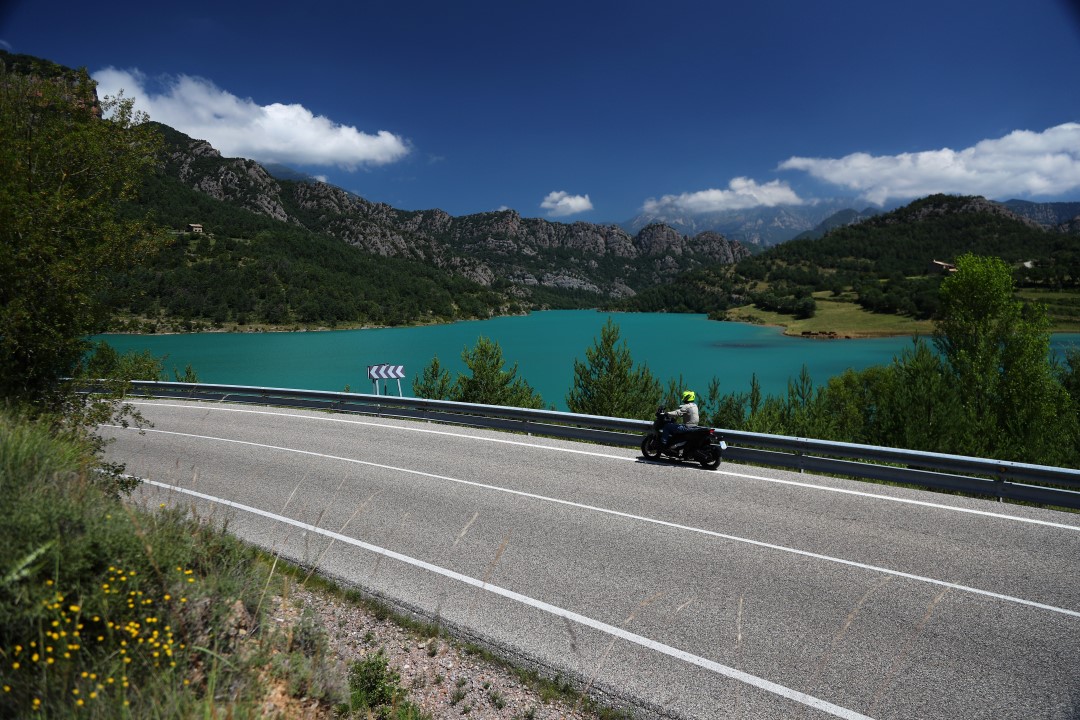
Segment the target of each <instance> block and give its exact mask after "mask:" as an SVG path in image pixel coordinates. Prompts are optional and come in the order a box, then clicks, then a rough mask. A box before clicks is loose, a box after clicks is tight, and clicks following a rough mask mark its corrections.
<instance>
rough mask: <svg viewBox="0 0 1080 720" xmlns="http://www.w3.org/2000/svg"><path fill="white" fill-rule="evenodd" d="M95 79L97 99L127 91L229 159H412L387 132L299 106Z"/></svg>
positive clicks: (210, 86) (185, 87) (194, 81)
mask: <svg viewBox="0 0 1080 720" xmlns="http://www.w3.org/2000/svg"><path fill="white" fill-rule="evenodd" d="M93 78H94V80H96V81H97V83H98V95H100V96H105V95H112V96H115V95H117V94H118V93H119V92H120V90H123V91H124V97H128V98H134V99H135V107H136V109H138V110H143V111H145V112H146V113H148V114H149V115H150V119H151V120H156V121H157V122H160V123H164V124H165V125H169V126H170V127H173V128H176V129H177V130H179V131H181V132H183V133H185V134H187V135H190V136H191V137H193V138H197V139H200V140H206V141H207V142H209V143H210V144H211V145H213V146H214V147H215V148H216V149H218V150H219V151H220V152H221V154H222V155H224V156H226V157H245V158H251V159H253V160H261V161H265V162H280V163H294V164H299V165H322V166H336V167H339V168H342V169H345V170H355V169H357V168H358V167H361V166H364V165H385V164H387V163H392V162H395V161H397V160H400V159H401V158H403V157H405V156H406V155H407V154H408V153H409V146H408V144H407V143H406V141H405V140H404V139H403V138H401V137H400V136H398V135H395V134H393V133H391V132H388V131H386V130H379V131H378V132H376V133H366V132H362V131H360V130H357V129H356V128H355V127H352V126H350V125H342V124H339V123H335V122H333V121H332V120H330V119H329V118H327V117H324V116H322V115H316V114H315V113H313V112H311V111H310V110H308V109H307V108H305V107H304V106H302V105H297V104H283V103H271V104H269V105H259V104H257V103H255V102H254V101H253V100H251V99H250V98H246V99H245V98H239V97H237V96H236V95H233V94H232V93H230V92H228V91H226V90H222V89H221V88H219V87H217V86H216V85H215V84H214V83H213V82H211V81H210V80H207V79H205V78H200V77H192V76H190V75H180V76H178V77H170V78H167V79H164V80H163V81H161V83H160V84H161V85H162V86H163V88H164V89H163V91H161V92H152V91H150V90H148V89H147V86H148V85H149V83H148V78H147V77H146V76H145V75H144V74H143V73H141V72H139V71H138V70H131V71H129V70H117V69H116V68H111V67H110V68H106V69H104V70H99V71H98V72H96V73H94V74H93Z"/></svg>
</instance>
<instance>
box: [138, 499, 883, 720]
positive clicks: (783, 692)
mask: <svg viewBox="0 0 1080 720" xmlns="http://www.w3.org/2000/svg"><path fill="white" fill-rule="evenodd" d="M143 482H145V483H147V484H150V485H154V486H155V487H160V488H164V489H167V490H169V491H172V492H179V493H184V494H186V495H191V496H193V497H197V498H201V499H203V500H207V501H209V502H213V503H218V504H221V505H226V506H228V507H231V508H235V509H237V510H242V511H244V512H248V513H252V514H254V515H259V516H261V517H264V518H268V519H270V520H274V521H276V522H280V523H285V524H288V525H292V526H293V527H296V528H300V529H302V530H306V531H308V532H312V533H318V534H320V535H323V536H325V537H328V538H333V539H334V540H336V541H338V542H342V543H347V544H349V545H353V546H355V547H358V548H362V549H364V550H367V551H369V552H373V553H377V554H379V555H382V556H384V557H388V558H391V559H393V560H397V561H399V562H402V563H405V564H407V565H412V566H413V567H417V568H421V569H423V570H427V571H428V572H431V573H435V574H437V575H441V576H443V577H447V578H450V579H453V580H456V581H458V582H462V583H465V584H466V585H471V586H473V587H476V588H480V589H481V590H484V591H485V592H489V593H492V594H493V595H498V596H500V597H504V598H507V599H509V600H513V601H515V602H518V603H521V604H523V605H527V606H529V607H532V608H535V609H537V610H542V611H543V612H546V613H550V614H552V615H555V616H557V617H561V618H565V619H567V620H570V621H572V622H575V623H578V624H580V625H584V626H586V627H589V628H592V629H594V630H598V631H600V632H602V633H606V634H608V635H611V636H614V637H617V638H621V639H623V640H626V641H628V642H631V643H634V644H635V645H639V646H641V647H643V648H647V649H649V650H653V651H655V652H658V653H662V654H664V655H667V656H669V657H673V658H676V659H678V660H682V661H683V662H687V663H690V664H692V665H696V666H698V667H700V668H704V669H705V670H709V671H711V672H714V673H716V674H718V675H722V676H724V677H727V678H731V679H732V680H737V681H739V682H742V683H746V684H747V685H751V686H753V687H755V688H758V689H760V690H764V691H765V692H768V693H772V694H773V695H778V696H780V697H782V698H786V699H788V700H791V701H794V702H797V703H800V704H802V705H806V706H808V707H812V708H814V709H815V710H820V711H822V712H824V713H828V714H829V715H832V716H834V717H838V718H843V719H844V720H873V719H872V718H870V717H869V716H867V715H863V714H862V713H858V712H855V711H854V710H849V709H847V708H844V707H840V706H839V705H834V704H833V703H830V702H828V701H825V700H822V699H821V698H817V697H814V696H812V695H807V694H806V693H803V692H799V691H798V690H793V689H791V688H789V687H786V686H784V685H780V684H778V683H775V682H772V681H771V680H766V679H764V678H761V677H758V676H756V675H751V674H750V673H746V672H743V671H742V670H737V669H735V668H733V667H729V666H727V665H722V664H721V663H718V662H715V661H713V660H709V659H708V658H704V657H701V656H700V655H694V654H692V653H689V652H686V651H685V650H680V649H679V648H676V647H672V646H671V645H665V644H664V643H661V642H657V641H656V640H651V639H649V638H647V637H645V636H643V635H638V634H637V633H632V632H628V631H626V630H623V629H622V628H619V627H615V626H614V625H609V624H607V623H605V622H602V621H600V620H595V619H593V618H590V617H588V616H585V615H581V614H579V613H576V612H573V611H571V610H567V609H565V608H561V607H558V606H557V605H552V604H550V603H546V602H544V601H542V600H537V599H536V598H532V597H529V596H528V595H522V594H521V593H517V592H514V591H513V590H508V589H506V588H504V587H500V586H498V585H492V584H490V583H487V582H484V581H483V580H478V579H476V578H474V577H470V576H468V575H462V574H461V573H458V572H455V571H453V570H450V569H447V568H444V567H440V566H438V565H432V564H431V563H429V562H425V561H423V560H419V559H417V558H414V557H410V556H408V555H402V554H401V553H398V552H394V551H393V550H388V549H386V548H382V547H379V546H377V545H372V544H370V543H366V542H364V541H362V540H357V539H356V538H353V537H349V536H348V535H342V534H340V533H336V532H333V531H331V530H324V529H322V528H320V527H317V526H315V525H310V524H308V523H304V522H300V521H299V520H293V519H292V518H288V517H284V516H281V515H277V514H275V513H271V512H267V511H265V510H260V509H258V508H254V507H250V506H248V505H242V504H240V503H237V502H233V501H231V500H225V499H222V498H218V497H214V496H212V495H207V494H205V493H200V492H196V491H194V490H188V489H185V488H181V487H177V486H175V485H168V484H166V483H161V482H157V481H155V480H144V481H143Z"/></svg>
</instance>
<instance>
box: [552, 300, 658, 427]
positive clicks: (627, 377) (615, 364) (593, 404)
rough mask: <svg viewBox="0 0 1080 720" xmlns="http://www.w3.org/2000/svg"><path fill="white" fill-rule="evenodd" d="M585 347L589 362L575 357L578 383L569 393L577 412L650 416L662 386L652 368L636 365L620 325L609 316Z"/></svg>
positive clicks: (571, 405) (573, 408) (615, 415)
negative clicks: (620, 336) (598, 332)
mask: <svg viewBox="0 0 1080 720" xmlns="http://www.w3.org/2000/svg"><path fill="white" fill-rule="evenodd" d="M593 340H594V344H593V346H592V347H591V348H588V349H586V350H585V362H582V361H581V360H578V359H577V358H575V359H574V383H573V386H572V387H571V388H570V392H569V394H568V395H567V396H566V406H567V407H568V408H569V409H570V412H573V413H582V414H585V415H603V416H606V417H625V418H647V417H651V416H652V414H653V413H654V412H655V411H656V407H657V405H658V404H659V402H660V395H661V393H662V388H661V386H660V381H659V380H657V379H656V378H655V377H653V375H652V373H651V372H649V368H648V367H647V366H643V365H638V366H635V365H634V361H633V358H631V356H630V348H629V347H628V346H627V344H626V340H623V341H622V343H621V344H620V343H619V326H618V325H616V324H615V322H614V321H613V320H612V319H611V318H610V317H609V318H608V319H607V322H606V323H604V327H603V328H601V329H600V338H599V339H596V338H593Z"/></svg>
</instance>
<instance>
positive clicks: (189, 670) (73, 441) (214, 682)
mask: <svg viewBox="0 0 1080 720" xmlns="http://www.w3.org/2000/svg"><path fill="white" fill-rule="evenodd" d="M95 467H96V463H95V458H94V455H93V444H92V443H88V442H87V441H85V439H81V438H80V437H79V436H77V435H66V434H64V433H63V432H59V431H57V430H56V426H55V425H48V424H45V423H41V422H35V421H32V420H30V419H27V418H25V417H21V416H19V415H18V414H17V413H12V412H10V411H6V412H0V717H33V716H39V717H50V718H66V717H80V718H84V717H91V718H97V717H101V718H125V717H128V718H174V717H175V718H179V717H185V718H186V717H192V716H204V717H211V716H230V717H259V716H260V715H261V714H262V706H261V700H262V699H263V698H264V696H265V695H266V693H267V689H268V686H269V685H277V686H279V687H280V688H281V689H282V690H283V693H284V694H285V695H286V696H288V695H290V694H294V695H295V697H301V696H303V697H307V698H309V699H315V700H318V701H320V702H321V703H322V704H323V705H324V707H325V708H327V709H330V708H333V707H334V706H335V705H338V704H339V703H341V702H342V701H343V700H344V699H345V698H346V697H347V694H348V689H347V687H346V679H345V677H344V671H337V672H335V670H334V668H332V667H330V660H329V658H328V653H327V649H326V642H325V637H324V636H320V635H319V634H318V633H317V632H315V631H314V630H312V629H311V628H299V629H295V628H278V627H276V625H275V626H274V627H273V628H270V627H268V626H267V625H264V624H263V623H262V622H261V618H260V617H259V616H258V610H257V608H258V607H259V603H260V598H261V597H262V594H263V593H264V592H265V589H266V587H267V585H268V580H269V579H270V577H269V573H270V567H269V565H268V564H267V563H266V562H264V561H262V560H260V556H259V555H258V554H257V553H256V551H255V550H254V549H252V548H248V547H245V546H243V545H242V544H240V543H239V542H237V541H235V540H234V539H233V538H231V537H230V536H229V535H228V534H226V532H225V531H224V528H220V527H214V526H213V525H212V524H208V523H199V522H196V521H192V520H190V519H187V518H186V517H185V515H184V513H183V512H182V511H172V510H166V509H161V510H160V511H159V512H154V513H145V512H139V511H137V510H135V509H133V508H132V507H131V506H130V505H129V504H125V503H124V502H122V501H121V500H120V499H118V498H117V497H115V488H110V487H109V486H108V484H107V483H102V482H101V481H99V480H97V475H96V473H95V472H94V468H95ZM275 590H280V587H275V586H272V590H271V591H275ZM297 638H305V641H304V642H301V643H297V640H296V639H297ZM283 658H284V660H283ZM264 668H269V670H265V669H264Z"/></svg>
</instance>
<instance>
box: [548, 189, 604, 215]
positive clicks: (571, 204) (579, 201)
mask: <svg viewBox="0 0 1080 720" xmlns="http://www.w3.org/2000/svg"><path fill="white" fill-rule="evenodd" d="M540 207H542V208H543V209H544V210H547V211H548V217H566V216H567V215H576V214H578V213H583V212H586V211H587V210H592V209H593V206H592V201H591V200H589V196H588V195H571V194H569V193H566V192H563V191H561V190H556V191H553V192H549V193H548V194H547V197H545V198H544V201H543V202H542V203H540Z"/></svg>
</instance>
